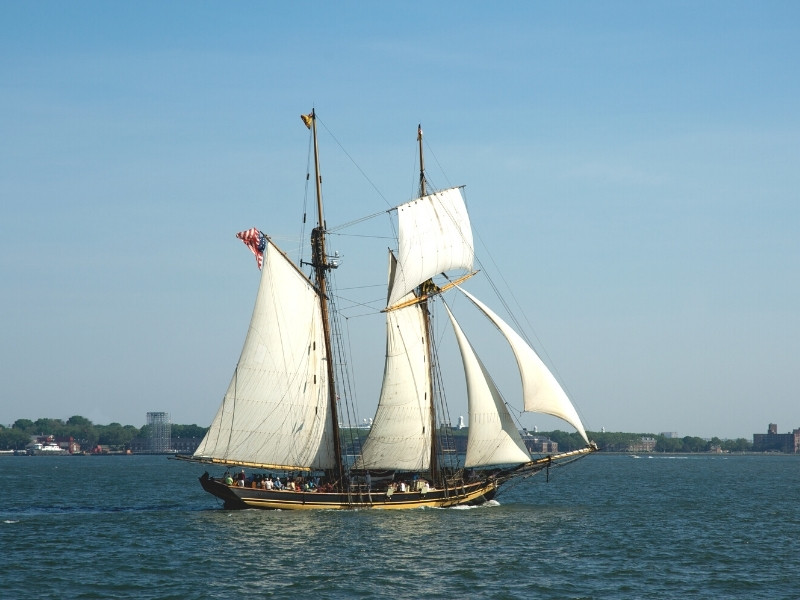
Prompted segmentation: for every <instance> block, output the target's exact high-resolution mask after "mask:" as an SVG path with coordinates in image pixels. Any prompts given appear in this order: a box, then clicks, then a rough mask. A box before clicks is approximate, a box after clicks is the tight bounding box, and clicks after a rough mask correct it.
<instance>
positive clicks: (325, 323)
mask: <svg viewBox="0 0 800 600" xmlns="http://www.w3.org/2000/svg"><path fill="white" fill-rule="evenodd" d="M301 117H302V119H303V123H305V124H306V127H308V128H309V129H311V133H312V138H313V140H314V179H315V187H316V193H317V226H316V227H315V228H314V229H313V230H312V232H311V266H312V267H313V268H314V275H315V279H316V284H317V292H318V294H319V300H320V308H321V310H322V331H323V336H324V340H325V363H326V368H327V370H328V396H329V397H328V402H329V405H330V415H331V425H332V431H333V452H334V456H335V457H336V471H337V472H336V477H337V478H338V480H339V481H340V482H341V481H343V479H344V468H343V465H342V444H341V439H340V437H339V407H338V404H337V396H336V385H335V383H336V380H335V378H334V373H335V371H334V364H333V352H332V346H331V323H330V315H329V312H328V311H329V309H328V285H327V279H326V275H327V271H328V270H329V269H330V268H331V267H330V265H329V264H328V255H327V254H326V251H325V217H324V213H323V211H322V177H321V176H320V173H319V147H318V146H317V115H316V112H314V109H311V114H308V115H302V116H301Z"/></svg>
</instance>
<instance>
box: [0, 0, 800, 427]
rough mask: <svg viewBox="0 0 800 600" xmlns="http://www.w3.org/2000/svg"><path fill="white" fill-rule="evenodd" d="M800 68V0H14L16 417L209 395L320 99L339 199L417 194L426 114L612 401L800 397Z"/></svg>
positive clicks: (607, 417) (708, 417)
mask: <svg viewBox="0 0 800 600" xmlns="http://www.w3.org/2000/svg"><path fill="white" fill-rule="evenodd" d="M798 73H800V3H797V2H762V3H754V2H729V1H725V2H634V1H630V2H614V1H608V2H569V3H554V2H533V1H532V2H513V3H486V2H480V3H479V2H403V3H389V2H375V3H366V2H341V3H323V2H302V3H290V2H283V3H278V2H263V3H254V2H240V3H211V2H127V3H122V2H36V1H34V2H3V3H0V282H1V283H0V285H1V286H2V288H1V289H2V294H0V323H2V334H1V335H0V384H1V385H0V423H4V424H10V423H13V422H14V421H15V420H16V419H18V418H30V419H37V418H40V417H53V418H62V419H66V418H69V417H70V416H72V415H76V414H77V415H82V416H85V417H87V418H89V419H91V420H92V421H93V422H95V423H99V424H107V423H110V422H120V423H123V424H132V425H137V426H140V425H142V424H144V422H145V413H146V412H147V411H153V410H156V411H161V410H163V411H167V412H169V413H170V414H171V415H172V419H173V421H174V422H176V423H186V424H190V423H196V424H199V425H207V424H208V423H209V422H210V421H211V419H212V418H213V416H214V413H215V411H216V409H217V406H218V404H219V402H220V400H221V398H222V395H223V393H224V391H225V388H226V387H227V384H228V381H229V378H230V376H231V373H232V371H233V367H234V365H235V362H236V359H237V358H238V353H239V350H240V348H241V343H242V341H243V340H244V335H245V332H246V327H247V322H248V320H249V317H250V311H251V309H252V303H253V299H254V293H255V289H256V286H257V279H258V271H257V269H256V268H255V261H254V260H253V257H252V255H251V254H250V253H249V251H248V250H247V249H246V248H245V247H244V246H243V245H242V244H241V243H240V242H239V241H238V240H236V239H235V238H234V234H235V233H236V232H237V231H241V230H244V229H247V228H249V227H253V226H257V227H259V228H260V229H262V230H263V231H265V232H266V233H269V234H271V235H274V236H275V239H276V241H277V242H278V243H279V244H282V245H284V246H286V247H287V250H294V249H295V248H296V247H297V246H298V244H299V242H300V239H301V238H300V235H301V231H302V226H301V222H300V221H301V215H302V212H301V211H302V204H303V202H304V199H305V197H306V187H305V185H306V184H305V174H306V170H307V160H308V132H307V131H306V129H305V128H304V127H303V125H302V123H301V121H300V119H299V118H298V117H299V115H300V114H301V113H303V112H309V111H310V109H311V108H312V106H313V107H315V108H316V111H317V113H318V114H319V117H320V122H321V127H320V130H321V138H320V144H321V152H322V165H323V186H324V194H325V199H326V212H327V214H326V216H327V218H328V224H329V225H331V224H334V223H344V222H348V221H350V220H353V219H355V218H357V217H359V216H361V215H368V214H372V213H374V212H376V211H380V210H383V209H385V208H387V206H388V205H396V204H399V203H401V202H403V201H405V200H407V199H409V197H410V196H411V194H412V192H413V189H414V185H415V177H416V175H415V166H414V160H415V156H416V146H415V143H416V142H415V137H416V127H417V124H418V123H422V126H423V129H424V130H425V136H426V137H425V139H426V144H427V145H428V147H429V148H430V152H429V151H428V150H426V159H427V161H428V163H429V166H430V167H431V173H432V179H433V183H434V184H436V185H438V186H439V187H445V186H447V185H451V184H452V185H455V184H465V185H466V186H467V187H466V197H467V201H468V205H469V207H470V210H471V213H472V219H473V223H474V226H475V229H476V233H477V236H479V238H480V240H481V241H482V243H484V244H485V245H486V247H487V248H488V249H490V251H491V256H490V259H491V260H493V261H494V262H495V263H497V265H498V267H499V271H500V273H501V274H502V275H501V279H498V281H503V280H505V281H506V282H507V283H508V284H509V287H511V288H512V289H513V293H514V298H515V299H516V302H518V303H519V305H520V306H521V307H522V309H523V311H522V312H523V313H524V318H525V319H527V321H526V323H529V324H530V330H529V331H528V334H529V335H531V337H532V338H533V339H534V340H535V345H537V348H538V349H540V350H541V351H542V354H543V356H544V357H545V359H546V361H547V362H548V363H549V364H551V365H553V367H554V370H555V372H556V373H557V375H558V377H559V378H560V380H561V381H562V382H563V383H564V385H565V387H566V389H567V390H568V391H569V393H570V395H571V396H572V397H573V399H574V401H575V404H576V406H577V407H578V410H579V412H580V414H581V416H582V417H583V419H584V422H585V424H586V427H587V429H592V430H598V429H600V428H601V427H605V428H606V430H608V431H643V432H654V433H660V432H663V431H675V432H678V433H679V434H680V435H698V436H702V437H709V436H712V435H718V436H720V437H750V436H751V435H752V433H753V432H766V428H767V424H768V423H770V422H775V423H777V424H778V429H779V431H780V432H786V431H789V430H791V429H794V428H796V427H800V402H799V400H800V310H799V309H800V276H798V274H800V236H799V235H798V234H800V165H798V162H799V161H798V159H799V158H800V108H799V107H800V76H798ZM340 146H341V147H340ZM342 148H343V149H344V152H343V151H342ZM345 152H346V154H345ZM433 166H436V167H437V168H439V167H441V168H440V171H439V172H441V173H444V175H435V174H434V171H433ZM351 239H352V238H348V237H346V236H334V237H333V238H332V243H333V245H334V247H336V248H337V249H340V251H341V252H342V255H343V257H344V258H343V261H342V267H341V268H340V270H339V277H341V278H343V280H346V281H349V278H352V277H354V275H357V276H358V277H363V280H364V281H366V284H381V283H383V282H384V281H385V273H384V272H383V266H384V264H385V248H386V246H387V245H388V243H387V242H386V241H385V240H380V241H379V243H378V244H377V248H378V249H377V251H375V256H376V257H377V259H376V261H374V262H375V263H376V264H378V265H379V267H378V268H377V269H375V272H367V271H370V270H372V269H371V266H370V267H369V269H368V268H367V266H368V265H367V263H365V262H363V261H360V260H359V258H360V257H361V254H360V252H361V251H360V250H359V251H356V250H353V249H352V248H351V249H350V250H349V251H348V244H349V243H350V240H351ZM481 251H482V247H481V245H480V244H479V245H478V252H479V253H480V252H481ZM484 260H486V255H484ZM348 269H349V271H348ZM359 271H362V272H359ZM495 277H496V278H497V276H495ZM382 293H383V292H381V291H377V292H374V293H373V296H374V297H380V296H381V294H382ZM363 323H369V324H370V325H371V326H372V327H373V331H372V333H371V334H369V335H367V334H361V333H359V334H357V336H356V337H355V340H356V341H355V343H354V344H353V347H354V348H353V353H354V360H353V362H354V363H355V364H356V366H358V367H366V368H367V370H368V371H369V372H368V373H367V374H364V375H360V374H359V372H358V370H356V373H355V375H356V378H357V379H356V382H357V385H358V386H359V387H358V402H359V410H360V412H361V414H360V416H361V417H369V416H371V412H372V410H373V408H374V398H375V396H376V393H377V391H376V386H377V382H379V380H380V375H381V370H382V362H381V360H376V356H377V358H378V359H380V356H381V355H382V352H383V341H382V336H383V325H382V324H381V318H380V317H379V316H378V317H377V318H375V317H368V318H351V319H348V321H347V326H348V329H349V328H351V327H352V328H353V329H356V328H357V327H360V326H361V325H362V324H363ZM358 336H365V337H358ZM473 341H474V342H475V345H476V347H478V350H479V352H480V344H479V343H478V342H480V341H481V340H477V341H476V340H473ZM492 343H493V342H492ZM491 352H492V350H490V353H491ZM498 352H499V350H498ZM359 376H360V377H361V379H360V380H359V379H358V377H359ZM359 381H362V382H363V383H359ZM506 395H507V396H508V395H509V392H508V391H507V392H506ZM457 412H459V411H457ZM460 414H463V412H461V413H460ZM526 418H527V417H526ZM528 423H529V424H536V425H539V426H540V427H544V428H548V429H549V428H551V426H552V424H551V423H550V422H546V421H544V420H539V419H535V418H534V419H531V420H530V421H528ZM561 428H562V429H569V427H568V426H561Z"/></svg>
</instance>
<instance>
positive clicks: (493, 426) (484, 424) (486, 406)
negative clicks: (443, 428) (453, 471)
mask: <svg viewBox="0 0 800 600" xmlns="http://www.w3.org/2000/svg"><path fill="white" fill-rule="evenodd" d="M445 308H446V309H447V314H448V316H449V317H450V322H451V323H452V325H453V331H455V334H456V339H457V340H458V347H459V349H460V350H461V359H462V361H463V363H464V374H465V375H466V379H467V402H468V410H469V435H468V438H467V455H466V458H465V460H464V466H465V467H481V466H485V465H501V464H516V463H524V462H528V461H529V460H530V459H531V457H530V454H529V453H528V450H527V448H525V443H524V442H523V441H522V438H521V437H520V435H519V431H518V430H517V427H516V425H515V424H514V420H513V419H512V418H511V415H510V414H509V412H508V409H507V408H506V405H505V403H504V402H503V399H502V398H501V397H500V392H498V390H497V387H496V386H495V385H494V383H493V382H492V379H491V376H490V375H489V374H488V373H487V372H486V368H485V367H484V366H483V363H482V362H481V360H480V359H479V358H478V356H477V355H476V354H475V351H474V349H473V348H472V345H471V344H470V343H469V340H467V338H466V336H465V335H464V332H463V331H462V330H461V327H460V326H459V325H458V323H457V322H456V319H455V317H454V316H453V313H452V312H450V308H449V307H448V306H447V305H445Z"/></svg>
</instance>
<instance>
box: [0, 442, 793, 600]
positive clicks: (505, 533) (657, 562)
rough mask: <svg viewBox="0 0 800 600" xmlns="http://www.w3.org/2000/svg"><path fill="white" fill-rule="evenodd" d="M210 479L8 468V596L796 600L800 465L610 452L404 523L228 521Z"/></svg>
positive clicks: (46, 462) (164, 465) (405, 517)
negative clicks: (469, 504)
mask: <svg viewBox="0 0 800 600" xmlns="http://www.w3.org/2000/svg"><path fill="white" fill-rule="evenodd" d="M203 470H204V468H203V467H202V466H198V465H194V464H191V463H184V462H179V461H175V460H167V459H166V458H165V457H162V456H80V457H78V456H75V457H38V456H36V457H13V456H3V457H0V597H1V598H34V597H37V598H104V599H105V598H146V599H151V598H152V599H155V598H159V599H160V598H175V599H188V598H220V599H223V598H224V599H227V598H235V597H248V598H270V597H276V598H277V597H292V598H299V599H304V598H319V599H325V598H381V599H386V598H391V599H402V598H414V599H420V598H426V599H439V598H441V599H447V600H450V599H452V598H498V599H502V598H593V599H623V598H624V599H630V598H659V599H664V598H682V599H684V598H786V599H789V598H792V599H793V598H800V579H798V575H797V574H798V573H800V457H795V456H783V455H770V456H752V455H745V456H728V455H688V456H664V455H655V456H652V457H648V456H642V457H641V458H634V457H631V456H627V455H604V454H602V453H601V454H596V455H592V456H589V457H586V458H585V459H582V460H580V461H578V462H576V463H574V464H570V465H568V466H567V467H563V468H555V469H553V470H552V471H551V473H550V477H549V479H550V481H549V482H547V478H546V477H545V475H544V474H539V475H536V476H535V477H532V478H531V479H529V480H525V481H522V482H520V483H519V484H518V485H516V486H514V487H512V488H511V489H509V490H507V491H506V492H504V493H502V494H501V495H500V496H499V497H498V498H497V501H493V502H491V503H489V504H488V505H484V506H481V507H477V508H461V509H419V510H411V511H398V512H394V511H377V510H358V511H274V512H273V511H256V510H246V511H225V510H222V509H221V508H220V502H219V501H218V500H217V499H215V498H214V497H212V496H210V495H208V494H206V493H205V492H203V491H202V489H201V488H200V484H199V483H198V481H197V478H198V477H199V476H200V475H202V473H203Z"/></svg>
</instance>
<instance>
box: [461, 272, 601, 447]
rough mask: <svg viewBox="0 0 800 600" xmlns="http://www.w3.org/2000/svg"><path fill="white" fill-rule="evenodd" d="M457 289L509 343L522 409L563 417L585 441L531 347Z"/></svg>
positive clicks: (564, 397) (574, 415) (573, 412)
mask: <svg viewBox="0 0 800 600" xmlns="http://www.w3.org/2000/svg"><path fill="white" fill-rule="evenodd" d="M458 289H459V290H461V292H462V293H463V294H464V295H465V296H466V297H467V298H469V299H470V300H472V302H473V303H474V304H475V306H477V307H478V308H479V309H480V310H481V311H482V312H483V313H484V314H485V315H486V316H487V317H488V318H489V319H490V320H491V321H492V322H493V323H494V324H495V326H496V327H497V328H498V329H499V330H500V332H501V333H502V334H503V336H504V337H505V338H506V340H507V341H508V343H509V345H510V346H511V349H512V350H513V352H514V356H515V357H516V359H517V366H518V368H519V373H520V377H521V378H522V397H523V405H524V408H525V410H526V411H529V412H538V413H543V414H548V415H552V416H554V417H558V418H559V419H563V420H564V421H566V422H567V423H569V424H570V425H572V426H573V427H574V428H575V429H576V430H577V431H578V433H579V434H580V435H581V437H582V438H583V439H584V440H585V441H586V443H587V444H588V443H589V438H588V437H587V436H586V430H585V429H584V428H583V423H581V420H580V417H578V413H577V411H576V410H575V407H574V406H573V405H572V402H570V400H569V398H568V397H567V394H566V393H565V392H564V390H563V389H562V388H561V386H560V385H559V383H558V381H556V378H555V377H554V376H553V374H552V373H551V372H550V370H549V369H548V368H547V367H546V366H545V364H544V363H543V362H542V359H540V358H539V356H538V355H537V354H536V352H535V351H534V350H533V348H531V347H530V346H529V345H528V343H527V342H526V341H525V340H524V339H522V336H520V335H519V334H518V333H517V332H516V331H514V330H513V329H512V328H511V327H510V326H509V325H508V324H507V323H506V322H505V321H503V320H502V319H501V318H500V317H499V316H497V315H496V314H495V313H494V312H493V311H492V310H491V309H490V308H489V307H488V306H486V305H485V304H483V302H481V301H480V300H478V299H477V298H476V297H475V296H473V295H472V294H470V293H469V292H467V291H466V290H464V289H463V288H460V287H459V288H458Z"/></svg>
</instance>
